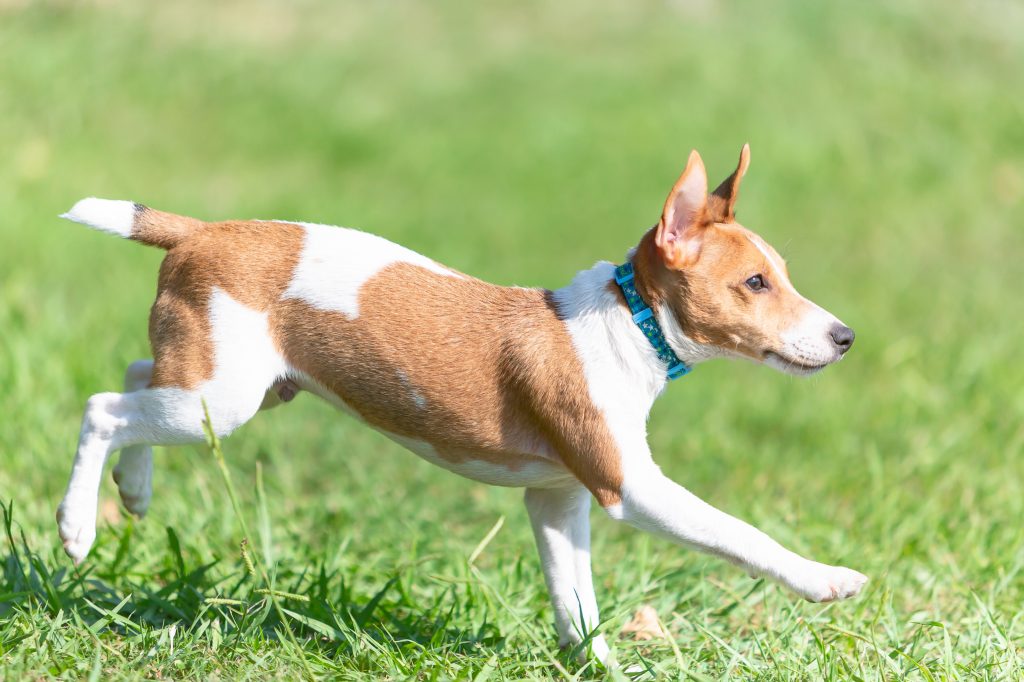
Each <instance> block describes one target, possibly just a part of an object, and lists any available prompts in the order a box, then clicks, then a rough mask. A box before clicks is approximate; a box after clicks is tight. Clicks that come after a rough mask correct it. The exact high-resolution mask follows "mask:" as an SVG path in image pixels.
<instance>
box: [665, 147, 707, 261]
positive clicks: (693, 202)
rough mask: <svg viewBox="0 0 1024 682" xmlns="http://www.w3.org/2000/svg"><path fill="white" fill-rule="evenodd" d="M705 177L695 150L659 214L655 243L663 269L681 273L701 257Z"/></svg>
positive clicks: (705, 209)
mask: <svg viewBox="0 0 1024 682" xmlns="http://www.w3.org/2000/svg"><path fill="white" fill-rule="evenodd" d="M707 206H708V176H707V173H706V172H705V171H704V162H703V161H701V159H700V154H698V153H697V150H696V149H694V150H693V151H692V152H690V159H689V161H687V162H686V170H684V171H683V174H682V175H680V176H679V179H678V180H677V181H676V184H675V187H673V188H672V193H671V194H669V195H668V200H667V201H666V202H665V208H664V210H663V211H662V212H661V222H660V223H658V231H657V232H656V233H655V235H654V243H655V244H656V245H657V247H658V251H659V252H660V253H661V257H662V259H663V260H664V261H665V265H667V266H668V267H670V268H675V269H681V268H683V267H686V266H687V265H690V264H692V263H693V262H694V261H696V260H697V256H698V255H699V254H700V243H701V239H702V238H703V236H704V230H705V228H706V227H707V226H708V224H709V221H708V215H707Z"/></svg>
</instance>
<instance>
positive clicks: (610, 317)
mask: <svg viewBox="0 0 1024 682" xmlns="http://www.w3.org/2000/svg"><path fill="white" fill-rule="evenodd" d="M630 256H632V253H630ZM614 275H615V265H614V264H612V263H609V262H606V261H602V262H599V263H597V264H595V265H594V266H593V267H592V268H590V269H589V270H583V271H581V272H579V273H577V274H576V276H575V277H574V278H573V280H572V282H570V283H569V285H568V286H565V287H563V288H561V289H558V290H557V291H555V292H554V294H553V297H554V300H555V302H556V304H557V305H558V312H559V314H560V315H561V316H562V317H563V319H565V320H566V321H567V322H569V323H570V328H571V329H573V332H574V333H573V344H574V346H575V347H576V352H577V353H579V354H580V356H581V359H582V360H583V362H584V365H585V366H586V367H587V368H588V373H589V372H590V371H597V372H599V373H600V375H601V378H602V380H604V379H607V380H609V381H612V382H614V383H617V384H618V386H619V388H618V389H617V390H620V391H621V392H622V395H623V397H628V400H627V402H630V403H631V404H632V405H633V406H634V407H637V408H640V409H642V411H643V413H644V415H645V416H646V413H647V411H648V410H650V407H651V405H652V404H653V403H654V400H655V398H657V397H658V395H659V394H660V393H661V392H662V391H663V390H664V388H665V385H666V383H667V379H666V375H665V370H666V367H665V363H664V362H663V361H662V360H661V359H660V358H659V357H658V355H657V353H656V352H655V350H654V348H653V347H652V346H651V343H650V341H648V339H647V337H646V336H644V334H643V332H642V331H640V329H639V327H637V326H636V324H635V323H634V322H633V318H632V315H631V313H630V310H629V307H628V306H627V305H626V303H625V300H624V299H623V296H622V293H621V291H620V290H619V289H618V285H616V283H615V276H614ZM648 304H649V305H651V307H652V310H654V314H655V316H656V317H657V319H658V323H659V324H660V325H661V328H662V332H663V333H664V335H665V338H666V339H667V340H668V342H669V344H670V345H671V346H672V349H673V350H674V351H675V352H676V355H677V356H678V357H679V359H680V360H682V361H683V362H685V363H686V364H687V365H688V366H691V367H692V366H694V365H696V364H698V363H700V362H703V361H704V360H707V359H709V358H711V357H714V356H715V353H714V351H713V350H712V349H710V348H709V347H707V346H705V345H703V344H700V343H697V342H695V341H693V340H692V339H690V338H688V337H687V336H686V334H684V333H683V330H682V327H681V326H680V324H679V321H678V320H676V319H675V316H674V315H673V314H672V312H671V310H669V307H668V306H665V305H657V304H655V303H652V302H648ZM592 378H593V377H588V379H592Z"/></svg>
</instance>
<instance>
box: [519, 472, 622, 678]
mask: <svg viewBox="0 0 1024 682" xmlns="http://www.w3.org/2000/svg"><path fill="white" fill-rule="evenodd" d="M526 509H527V511H528V512H529V514H530V523H531V525H532V526H533V534H534V537H535V538H536V540H537V549H538V551H539V552H540V561H541V568H542V569H543V571H544V580H545V582H546V583H547V586H548V592H549V593H550V595H551V605H552V607H553V608H554V610H555V627H556V629H557V630H558V643H559V645H560V646H567V645H573V646H576V645H579V644H581V643H582V642H583V641H584V638H586V637H587V636H589V635H590V633H591V631H593V629H594V628H596V627H597V625H598V623H599V622H600V619H599V617H598V612H597V599H596V597H595V596H594V583H593V579H592V577H591V573H590V492H589V491H588V490H587V489H586V488H584V487H583V486H582V485H578V486H574V487H571V488H558V489H550V490H548V489H538V488H528V489H527V490H526ZM589 648H590V649H591V651H592V652H593V654H594V656H595V657H596V658H597V659H598V660H600V661H602V662H606V661H607V657H608V644H607V642H606V641H605V639H604V637H603V636H601V635H598V636H596V637H593V638H592V639H591V640H590V641H589ZM586 657H587V652H586V651H580V652H579V658H580V659H581V660H584V659H586Z"/></svg>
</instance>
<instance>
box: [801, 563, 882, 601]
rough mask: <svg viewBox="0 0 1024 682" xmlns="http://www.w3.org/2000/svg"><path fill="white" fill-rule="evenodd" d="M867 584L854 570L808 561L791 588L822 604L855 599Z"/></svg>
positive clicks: (866, 578) (805, 597) (866, 580)
mask: <svg viewBox="0 0 1024 682" xmlns="http://www.w3.org/2000/svg"><path fill="white" fill-rule="evenodd" d="M867 582H868V577H867V576H866V575H864V574H862V573H858V572H857V571H854V570H853V569H850V568H844V567H842V566H828V565H826V564H819V563H818V562H816V561H808V562H807V565H806V566H804V567H803V568H802V570H801V571H800V572H799V574H798V578H797V579H796V580H794V581H792V582H790V583H789V587H790V589H792V590H793V591H794V592H796V593H797V594H799V595H800V596H801V597H803V598H804V599H806V600H807V601H812V602H816V603H822V602H830V601H837V600H839V599H849V598H850V597H855V596H857V594H859V593H860V591H861V589H862V588H863V587H864V585H865V584H866V583H867Z"/></svg>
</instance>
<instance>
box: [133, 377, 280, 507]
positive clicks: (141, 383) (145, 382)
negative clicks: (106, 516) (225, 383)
mask: <svg viewBox="0 0 1024 682" xmlns="http://www.w3.org/2000/svg"><path fill="white" fill-rule="evenodd" d="M152 377H153V361H152V360H136V361H135V362H133V363H132V364H130V365H129V366H128V369H127V370H126V371H125V375H124V390H125V393H131V392H133V391H138V390H141V389H144V388H146V387H148V386H149V382H150V379H152ZM298 392H299V388H298V386H297V385H296V384H295V383H293V382H292V381H290V380H287V379H281V380H279V381H278V382H277V383H275V384H274V386H272V387H271V389H270V390H269V391H267V392H266V395H265V396H264V398H263V402H262V403H261V404H260V410H261V411H262V410H269V409H270V408H272V407H276V406H278V405H280V404H282V403H286V402H289V401H291V400H292V399H294V398H295V395H296V394H297V393H298ZM113 475H114V482H115V483H117V491H118V493H120V495H121V502H122V503H123V504H124V506H125V509H127V510H128V511H130V512H131V513H132V514H135V515H136V516H138V517H139V518H142V517H143V516H145V515H146V511H147V510H148V509H149V501H150V499H151V498H152V496H153V448H152V447H151V446H150V444H148V443H140V444H139V445H129V446H128V447H125V448H122V449H121V453H120V454H119V455H118V459H117V465H115V466H114V472H113Z"/></svg>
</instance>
